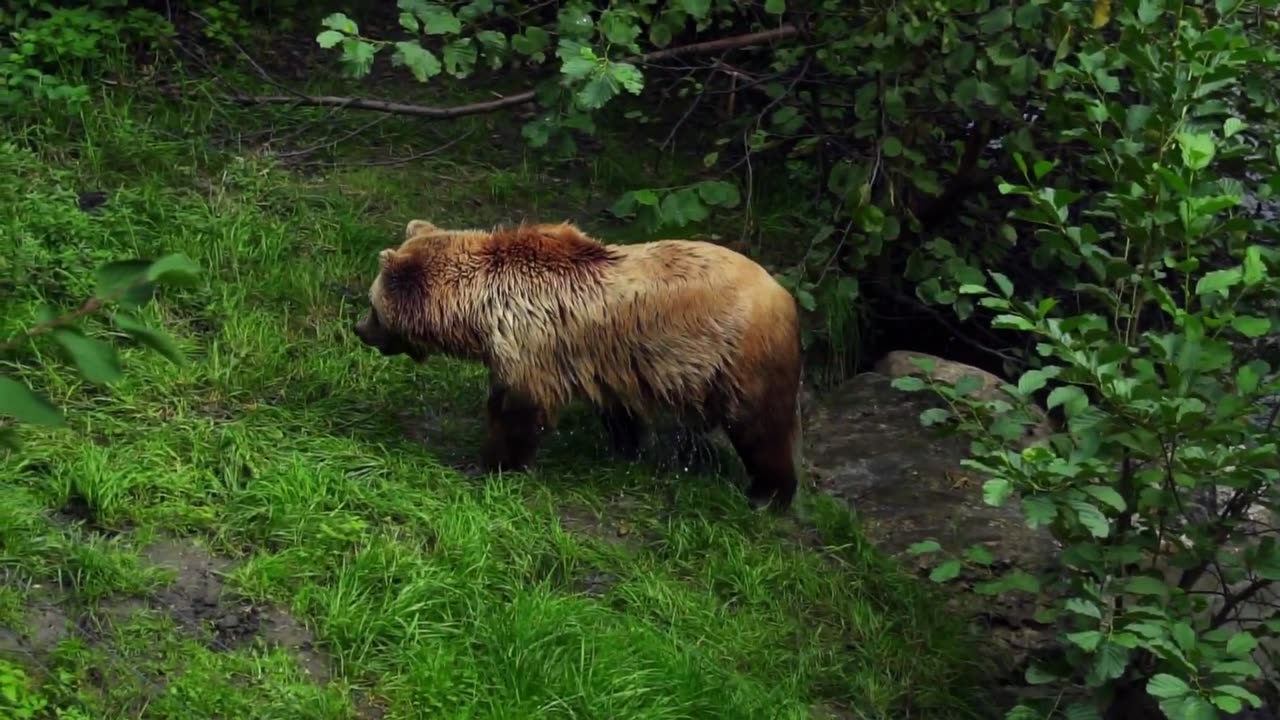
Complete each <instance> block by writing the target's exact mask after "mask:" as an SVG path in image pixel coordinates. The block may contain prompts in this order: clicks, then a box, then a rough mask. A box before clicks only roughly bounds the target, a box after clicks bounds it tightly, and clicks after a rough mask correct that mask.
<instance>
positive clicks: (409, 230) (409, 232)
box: [404, 220, 440, 240]
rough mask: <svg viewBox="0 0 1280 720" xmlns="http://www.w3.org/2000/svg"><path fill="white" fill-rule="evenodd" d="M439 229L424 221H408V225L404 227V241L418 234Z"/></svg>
mask: <svg viewBox="0 0 1280 720" xmlns="http://www.w3.org/2000/svg"><path fill="white" fill-rule="evenodd" d="M439 229H440V228H438V227H436V226H435V225H434V224H433V223H429V222H427V221H426V220H410V221H409V224H408V225H405V226H404V239H405V240H408V239H409V238H411V237H413V236H414V235H417V234H419V233H430V232H435V231H437V230H439Z"/></svg>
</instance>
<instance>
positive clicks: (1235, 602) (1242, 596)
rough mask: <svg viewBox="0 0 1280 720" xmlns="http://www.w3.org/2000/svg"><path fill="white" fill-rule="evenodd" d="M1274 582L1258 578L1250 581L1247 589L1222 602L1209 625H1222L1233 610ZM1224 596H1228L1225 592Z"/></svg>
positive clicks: (1213, 626)
mask: <svg viewBox="0 0 1280 720" xmlns="http://www.w3.org/2000/svg"><path fill="white" fill-rule="evenodd" d="M1272 582H1273V581H1272V580H1265V579H1263V578H1258V579H1256V580H1254V581H1253V582H1251V583H1249V585H1248V586H1247V587H1245V589H1243V590H1241V591H1240V592H1238V593H1236V594H1235V595H1232V596H1231V597H1227V598H1226V602H1224V603H1223V604H1222V609H1221V610H1219V611H1218V612H1217V613H1216V614H1215V615H1214V616H1213V620H1212V622H1210V624H1209V627H1211V628H1216V627H1218V626H1219V625H1222V623H1224V622H1226V621H1227V617H1228V616H1229V615H1230V614H1231V611H1232V610H1235V609H1236V608H1237V607H1238V606H1240V605H1241V604H1242V603H1244V602H1247V601H1248V600H1249V598H1251V597H1253V596H1254V595H1257V594H1258V593H1259V592H1260V591H1261V590H1262V589H1263V588H1265V587H1267V586H1269V585H1271V583H1272ZM1223 597H1226V594H1225V593H1224V594H1223Z"/></svg>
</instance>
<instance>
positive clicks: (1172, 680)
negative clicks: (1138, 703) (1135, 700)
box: [1147, 673, 1191, 699]
mask: <svg viewBox="0 0 1280 720" xmlns="http://www.w3.org/2000/svg"><path fill="white" fill-rule="evenodd" d="M1189 692H1191V686H1189V685H1187V683H1186V682H1185V681H1183V680H1181V679H1179V678H1176V677H1174V676H1172V675H1170V674H1168V673H1159V674H1157V675H1154V676H1152V678H1151V679H1150V680H1148V681H1147V694H1148V695H1151V696H1152V697H1158V698H1165V699H1168V698H1176V697H1182V696H1183V695H1186V694H1187V693H1189Z"/></svg>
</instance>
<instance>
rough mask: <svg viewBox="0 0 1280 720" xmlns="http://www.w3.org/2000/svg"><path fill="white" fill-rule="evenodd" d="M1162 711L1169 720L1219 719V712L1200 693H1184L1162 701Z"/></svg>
mask: <svg viewBox="0 0 1280 720" xmlns="http://www.w3.org/2000/svg"><path fill="white" fill-rule="evenodd" d="M1160 711H1161V712H1163V713H1164V715H1165V717H1168V718H1169V720H1218V713H1217V712H1216V711H1215V710H1214V709H1213V705H1211V704H1210V703H1209V702H1208V701H1207V700H1205V699H1204V698H1202V697H1200V696H1199V695H1184V696H1182V697H1176V698H1170V699H1168V700H1161V701H1160Z"/></svg>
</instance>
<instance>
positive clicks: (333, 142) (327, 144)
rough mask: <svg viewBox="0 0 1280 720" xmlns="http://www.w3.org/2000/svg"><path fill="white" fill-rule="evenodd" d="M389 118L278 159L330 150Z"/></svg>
mask: <svg viewBox="0 0 1280 720" xmlns="http://www.w3.org/2000/svg"><path fill="white" fill-rule="evenodd" d="M388 117H389V116H387V115H380V116H378V117H375V118H374V119H373V120H371V121H369V122H367V123H365V124H363V125H361V126H360V127H358V128H356V129H355V130H352V131H350V132H348V133H344V134H342V135H340V136H339V137H337V138H334V139H331V140H325V141H324V142H322V143H320V144H318V145H312V146H311V147H308V148H302V149H301V150H290V151H289V152H283V153H276V157H278V158H291V157H298V156H299V155H310V154H311V153H313V152H315V151H317V150H323V149H325V148H328V147H333V146H334V145H337V144H338V143H340V142H342V141H343V140H346V139H347V138H350V137H354V136H356V135H359V134H360V133H362V132H364V131H365V130H368V129H369V128H371V127H373V126H374V125H377V124H378V123H380V122H383V121H384V120H386V119H387V118H388Z"/></svg>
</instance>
